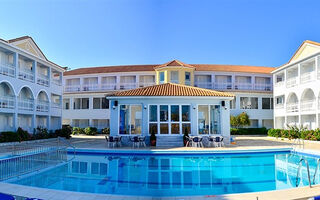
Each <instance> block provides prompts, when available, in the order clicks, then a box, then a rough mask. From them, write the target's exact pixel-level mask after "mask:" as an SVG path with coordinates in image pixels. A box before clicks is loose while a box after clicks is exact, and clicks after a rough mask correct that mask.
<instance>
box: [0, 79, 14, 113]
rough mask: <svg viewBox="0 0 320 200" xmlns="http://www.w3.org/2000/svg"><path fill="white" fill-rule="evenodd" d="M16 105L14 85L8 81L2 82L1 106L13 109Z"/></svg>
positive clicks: (0, 86)
mask: <svg viewBox="0 0 320 200" xmlns="http://www.w3.org/2000/svg"><path fill="white" fill-rule="evenodd" d="M14 107H15V95H14V92H13V89H12V86H11V85H10V84H9V83H7V82H2V83H0V108H8V109H13V108H14Z"/></svg>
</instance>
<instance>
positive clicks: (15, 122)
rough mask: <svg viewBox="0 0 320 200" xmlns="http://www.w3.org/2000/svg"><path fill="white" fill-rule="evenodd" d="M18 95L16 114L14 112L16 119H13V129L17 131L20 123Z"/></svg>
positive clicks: (16, 97)
mask: <svg viewBox="0 0 320 200" xmlns="http://www.w3.org/2000/svg"><path fill="white" fill-rule="evenodd" d="M18 105H19V103H18V96H15V107H14V114H13V117H14V121H13V123H14V124H13V129H14V130H15V131H16V130H17V129H18V128H19V127H18V126H19V125H18V124H19V123H18V110H19V108H18Z"/></svg>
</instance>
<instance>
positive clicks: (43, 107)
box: [37, 101, 49, 112]
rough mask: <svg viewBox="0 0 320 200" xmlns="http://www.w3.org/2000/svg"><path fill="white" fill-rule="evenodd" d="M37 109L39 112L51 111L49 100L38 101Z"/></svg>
mask: <svg viewBox="0 0 320 200" xmlns="http://www.w3.org/2000/svg"><path fill="white" fill-rule="evenodd" d="M37 111H38V112H48V111H49V102H47V101H37Z"/></svg>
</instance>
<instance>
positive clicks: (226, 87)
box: [214, 82, 233, 90]
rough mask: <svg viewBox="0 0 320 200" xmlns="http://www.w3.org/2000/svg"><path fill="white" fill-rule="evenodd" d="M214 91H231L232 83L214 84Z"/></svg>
mask: <svg viewBox="0 0 320 200" xmlns="http://www.w3.org/2000/svg"><path fill="white" fill-rule="evenodd" d="M214 89H216V90H232V89H233V87H232V83H231V82H228V83H219V82H217V83H214Z"/></svg>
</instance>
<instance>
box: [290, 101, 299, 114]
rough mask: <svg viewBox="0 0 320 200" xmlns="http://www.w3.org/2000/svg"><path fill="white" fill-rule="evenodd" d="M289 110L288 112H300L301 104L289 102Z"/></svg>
mask: <svg viewBox="0 0 320 200" xmlns="http://www.w3.org/2000/svg"><path fill="white" fill-rule="evenodd" d="M287 112H288V113H292V112H299V105H298V103H288V104H287Z"/></svg>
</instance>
